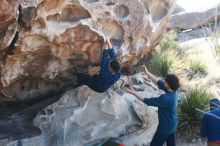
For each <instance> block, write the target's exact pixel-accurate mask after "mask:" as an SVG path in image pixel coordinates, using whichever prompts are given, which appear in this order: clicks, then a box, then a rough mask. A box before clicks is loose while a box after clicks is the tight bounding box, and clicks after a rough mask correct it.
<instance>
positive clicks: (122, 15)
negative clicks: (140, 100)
mask: <svg viewBox="0 0 220 146" xmlns="http://www.w3.org/2000/svg"><path fill="white" fill-rule="evenodd" d="M174 4H175V0H114V1H110V0H2V1H1V5H0V20H1V22H0V78H1V80H0V92H1V94H0V100H1V108H2V110H1V111H2V113H1V115H2V117H1V118H0V129H1V130H0V138H1V139H3V138H9V139H10V140H16V139H21V138H29V137H32V136H36V135H39V134H40V133H41V130H40V129H39V128H38V127H36V126H40V127H41V126H42V127H41V129H42V132H43V133H42V135H41V136H39V137H37V138H36V139H38V140H36V141H35V142H36V143H37V142H40V141H43V140H42V138H43V139H45V141H43V143H44V144H45V145H47V144H48V143H52V142H53V140H54V141H55V143H56V144H57V145H59V143H60V142H61V143H63V144H66V145H68V142H70V141H71V140H72V139H71V138H72V136H76V137H77V136H79V137H80V138H81V139H80V141H78V143H83V144H84V143H86V144H87V143H90V142H91V141H96V140H97V139H101V138H103V137H102V135H99V130H100V129H101V130H103V129H102V128H104V129H105V128H107V129H108V128H109V127H116V126H119V129H118V128H115V129H113V131H112V133H111V132H109V133H107V134H106V135H105V137H111V136H112V137H117V136H120V134H125V133H128V132H126V128H125V127H126V126H130V125H134V127H130V128H128V129H129V130H130V129H131V131H133V129H138V128H140V127H138V126H137V125H138V124H137V123H138V121H139V123H141V122H140V120H138V118H137V116H136V117H135V114H134V112H132V110H131V109H132V108H131V107H133V106H131V107H130V106H128V104H124V105H122V106H125V109H122V108H120V109H118V107H117V108H113V109H114V111H112V110H113V109H112V110H111V111H107V110H108V108H111V107H108V106H113V104H109V105H108V104H107V103H108V102H112V99H115V101H114V102H116V103H117V104H119V103H120V102H119V101H120V100H119V99H120V98H119V99H118V98H116V97H117V95H116V93H113V94H114V95H115V97H113V98H112V99H111V100H110V101H109V99H108V98H106V100H103V101H105V102H107V103H106V104H107V105H105V106H102V108H103V109H98V107H99V106H97V104H98V103H100V102H101V99H102V98H103V97H104V96H105V97H106V93H105V94H101V95H97V94H93V93H91V94H93V95H92V97H89V95H88V96H87V95H86V96H83V95H82V98H83V99H84V100H85V101H84V100H83V101H82V100H81V99H76V98H73V99H72V98H70V97H68V98H65V96H64V97H63V98H62V99H61V100H60V101H59V102H58V103H56V104H55V105H53V106H52V108H54V109H53V112H58V113H59V110H58V111H56V108H55V107H57V108H58V109H59V104H61V105H62V101H64V100H71V101H70V103H71V105H72V106H74V105H75V104H77V105H76V106H80V109H81V110H77V109H78V108H79V107H77V108H76V109H75V108H72V111H71V110H70V111H68V105H67V104H68V103H66V102H65V103H63V107H62V108H64V109H63V110H64V111H65V112H66V113H65V114H63V112H61V113H59V114H58V116H57V117H56V116H55V117H54V119H52V122H49V123H51V124H48V125H44V122H43V120H39V121H37V120H36V121H37V122H36V123H37V124H36V126H33V125H32V120H33V118H34V117H35V116H36V114H37V113H38V111H39V110H40V109H42V108H45V107H46V106H47V105H50V104H52V103H54V102H56V101H57V100H59V99H60V98H61V97H62V95H63V94H64V93H65V91H68V90H69V89H72V88H73V87H72V78H73V77H74V75H75V73H76V72H87V71H89V70H90V69H91V67H94V66H98V65H99V63H100V59H101V57H102V56H101V54H102V47H103V42H104V40H105V37H104V36H105V35H107V36H110V38H111V41H112V43H113V46H114V49H115V51H116V52H117V55H118V59H119V61H120V63H121V65H122V68H123V70H129V68H130V67H132V65H134V64H136V63H137V62H138V60H139V59H141V58H142V57H143V56H144V55H147V54H148V53H149V52H150V51H151V50H152V49H153V48H154V47H155V46H156V45H157V44H158V42H159V41H160V39H161V38H162V36H163V34H164V32H165V31H166V28H167V24H168V22H169V21H170V18H171V14H172V10H173V8H174ZM70 92H71V91H70ZM85 92H86V93H87V91H85ZM90 92H91V91H89V93H88V94H90ZM68 93H69V92H68ZM66 94H67V93H66ZM72 94H75V91H74V92H73V93H72ZM2 95H4V98H1V97H2ZM71 97H72V96H71ZM79 97H81V96H79ZM98 97H100V98H98ZM93 99H94V101H93ZM3 100H4V102H2V101H3ZM117 100H118V101H117ZM121 100H122V99H121ZM80 102H81V103H80ZM90 102H91V103H90ZM124 102H125V101H123V103H124ZM78 103H80V105H78ZM116 103H115V104H116ZM100 104H101V103H100ZM119 105H120V104H119ZM115 106H116V105H115ZM62 108H61V110H60V111H62ZM66 108H67V109H66ZM84 108H85V109H84ZM105 108H106V109H105ZM93 109H94V111H97V115H96V114H94V115H93V116H94V118H97V119H96V120H94V121H92V119H91V121H90V122H88V123H87V122H86V120H87V119H84V118H87V117H86V116H88V117H93V116H91V115H89V113H88V111H91V110H93ZM66 110H67V111H66ZM128 111H129V112H128ZM99 112H101V113H100V114H98V113H99ZM108 112H110V113H108ZM122 112H123V114H122ZM127 112H128V113H127ZM46 113H47V112H46ZM77 113H78V114H77ZM104 113H106V114H104ZM125 113H127V114H125ZM124 114H125V115H124ZM137 114H140V113H138V112H137ZM146 114H147V113H146ZM149 114H150V113H149ZM52 115H53V114H52ZM70 115H71V116H70ZM116 115H117V116H116ZM96 116H98V117H96ZM118 116H122V117H124V116H125V117H124V118H125V119H126V118H127V119H128V120H127V121H125V120H124V119H123V118H119V119H117V118H118ZM52 117H53V116H52ZM52 117H50V116H46V117H45V118H43V119H44V120H45V121H47V118H52ZM69 117H71V118H69ZM39 118H40V115H38V117H37V119H39ZM102 118H103V120H104V122H103V123H104V124H107V125H109V127H108V126H107V127H106V126H105V125H102V124H103V123H99V121H98V119H102ZM105 118H106V119H105ZM129 118H130V119H129ZM132 118H133V119H132ZM64 119H65V120H64ZM84 120H85V121H84ZM112 120H113V121H114V122H112V123H111V122H109V121H112ZM64 121H66V123H63V122H64ZM88 121H89V120H88ZM46 123H47V122H46ZM52 123H53V124H54V125H53V124H52ZM111 124H112V125H111ZM89 125H91V126H89ZM63 126H66V128H65V127H63ZM102 126H103V127H102ZM56 127H59V128H57V129H56ZM71 128H73V129H74V128H75V129H74V130H75V131H77V132H75V133H71V132H70V131H68V130H70V129H71ZM56 130H57V131H56ZM62 130H63V131H62ZM117 130H118V131H117ZM134 131H135V130H134ZM50 134H51V135H50ZM52 134H54V135H53V136H52ZM73 134H76V135H73ZM59 137H60V138H61V139H59ZM34 139H35V138H34ZM29 140H30V141H32V140H33V139H28V140H27V141H29ZM30 141H29V142H30ZM19 143H20V142H18V145H19ZM30 143H31V142H30ZM33 143H34V142H33ZM76 143H77V141H76ZM9 145H10V144H9ZM38 145H41V144H38ZM42 145H43V144H42ZM51 145H52V144H51ZM77 146H78V145H77Z"/></svg>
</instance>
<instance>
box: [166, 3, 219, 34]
mask: <svg viewBox="0 0 220 146" xmlns="http://www.w3.org/2000/svg"><path fill="white" fill-rule="evenodd" d="M219 16H220V4H219V5H217V6H215V7H213V8H211V9H208V10H205V11H199V12H182V13H177V14H175V15H173V16H172V20H171V25H170V26H169V27H170V28H172V29H177V30H187V29H196V28H200V27H202V26H209V25H210V24H213V23H214V22H215V19H217V20H219Z"/></svg>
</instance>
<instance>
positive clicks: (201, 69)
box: [189, 60, 207, 74]
mask: <svg viewBox="0 0 220 146" xmlns="http://www.w3.org/2000/svg"><path fill="white" fill-rule="evenodd" d="M189 69H190V71H192V73H193V74H205V73H207V66H206V65H205V64H203V63H202V62H201V61H199V60H190V62H189Z"/></svg>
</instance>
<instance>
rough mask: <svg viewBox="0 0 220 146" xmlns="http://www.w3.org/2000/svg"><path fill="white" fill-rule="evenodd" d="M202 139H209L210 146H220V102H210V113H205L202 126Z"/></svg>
mask: <svg viewBox="0 0 220 146" xmlns="http://www.w3.org/2000/svg"><path fill="white" fill-rule="evenodd" d="M200 135H201V137H207V139H208V142H207V143H208V145H213V146H214V145H216V146H219V145H220V101H219V100H218V99H212V100H211V101H210V111H209V112H207V113H205V114H204V116H203V118H202V120H201V125H200Z"/></svg>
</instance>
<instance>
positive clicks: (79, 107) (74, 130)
mask: <svg viewBox="0 0 220 146" xmlns="http://www.w3.org/2000/svg"><path fill="white" fill-rule="evenodd" d="M122 80H126V77H124V78H123V79H122ZM122 80H120V81H119V82H118V83H117V84H116V85H115V86H114V88H113V89H111V90H109V92H106V93H103V94H98V93H95V92H93V91H91V90H90V89H89V88H88V87H86V86H84V87H81V88H79V89H73V90H69V91H68V92H66V93H65V94H64V95H63V97H62V98H61V99H60V100H59V101H58V102H56V103H55V104H52V105H50V106H48V107H47V108H44V109H43V110H42V111H41V112H39V113H38V115H37V117H36V118H35V120H34V124H35V126H39V127H40V129H41V130H42V134H41V135H40V136H37V137H33V138H30V139H24V140H18V141H10V140H9V139H7V140H2V141H0V145H2V146H17V145H19V144H20V145H22V146H31V145H33V146H61V145H62V146H90V145H91V146H92V145H97V144H98V143H100V142H102V141H103V140H106V139H108V138H116V140H118V141H120V142H122V143H124V144H125V145H126V146H133V145H134V144H138V145H143V144H147V143H149V142H150V140H151V138H152V136H153V134H154V131H155V130H156V126H157V124H158V121H157V114H156V111H157V108H154V107H150V106H146V105H144V104H143V103H142V102H140V101H138V100H137V99H136V98H135V97H133V96H131V95H129V94H126V93H123V92H122V91H120V90H119V86H120V85H121V83H122ZM131 82H132V84H133V86H132V87H133V88H134V89H135V90H137V91H138V92H139V93H140V94H144V95H145V96H146V97H147V98H149V97H152V96H158V95H159V94H160V93H161V91H160V90H158V88H157V87H156V86H155V85H154V84H153V83H152V82H151V81H150V80H149V79H148V78H146V77H145V76H143V75H141V74H137V75H135V76H134V77H132V78H131Z"/></svg>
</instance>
